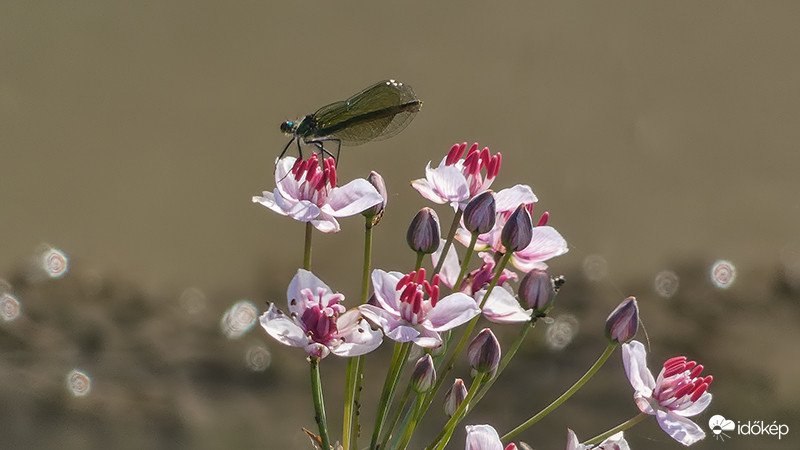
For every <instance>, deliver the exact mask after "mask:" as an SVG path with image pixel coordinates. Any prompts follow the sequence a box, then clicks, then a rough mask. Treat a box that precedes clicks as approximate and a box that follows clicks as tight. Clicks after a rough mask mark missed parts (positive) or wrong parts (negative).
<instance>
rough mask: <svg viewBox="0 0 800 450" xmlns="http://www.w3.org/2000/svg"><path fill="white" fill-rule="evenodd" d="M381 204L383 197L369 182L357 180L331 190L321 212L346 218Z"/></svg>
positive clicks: (361, 179)
mask: <svg viewBox="0 0 800 450" xmlns="http://www.w3.org/2000/svg"><path fill="white" fill-rule="evenodd" d="M382 202H383V197H381V194H379V193H378V191H377V190H376V189H375V186H373V185H372V184H370V182H369V181H367V180H365V179H363V178H358V179H355V180H353V181H351V182H349V183H347V184H345V185H344V186H341V187H337V188H333V189H332V190H331V192H330V193H329V194H328V201H327V203H326V204H325V205H323V206H322V211H323V212H325V213H327V214H330V215H332V216H334V217H348V216H352V215H355V214H360V213H361V211H364V210H365V209H367V208H371V207H373V206H375V205H377V204H378V203H382Z"/></svg>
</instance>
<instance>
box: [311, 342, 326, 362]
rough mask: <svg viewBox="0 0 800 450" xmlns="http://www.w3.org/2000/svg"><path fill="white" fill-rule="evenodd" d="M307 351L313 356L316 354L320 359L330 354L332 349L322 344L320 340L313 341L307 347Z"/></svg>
mask: <svg viewBox="0 0 800 450" xmlns="http://www.w3.org/2000/svg"><path fill="white" fill-rule="evenodd" d="M305 350H306V353H308V354H309V355H311V356H315V357H317V358H319V359H322V358H324V357H326V356H328V355H329V354H330V352H331V350H330V349H329V348H328V347H326V346H325V345H322V344H320V343H319V342H312V343H310V344H308V345H306V347H305Z"/></svg>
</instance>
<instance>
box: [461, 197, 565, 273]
mask: <svg viewBox="0 0 800 450" xmlns="http://www.w3.org/2000/svg"><path fill="white" fill-rule="evenodd" d="M536 201H537V198H536V196H535V195H534V194H533V191H532V190H531V188H530V186H525V185H521V184H518V185H516V186H514V187H511V188H508V189H503V190H501V191H500V192H497V193H495V202H496V207H497V220H496V221H495V224H494V227H493V228H492V230H491V231H489V232H488V233H484V234H481V235H479V236H478V241H477V242H476V244H475V249H476V250H479V251H480V250H492V251H494V252H498V253H505V252H506V249H505V247H504V246H503V244H502V243H501V239H500V236H501V232H502V230H503V226H505V224H506V221H508V218H509V217H510V216H511V214H512V213H513V212H514V210H516V209H517V207H518V206H519V205H521V204H522V205H526V207H527V208H528V211H533V205H534V203H535V202H536ZM548 218H549V215H548V214H547V213H545V214H544V215H542V217H541V219H540V220H539V222H538V224H537V225H536V226H535V227H533V238H532V239H531V243H530V244H528V246H527V247H525V248H524V249H522V250H519V251H517V252H514V254H513V255H512V256H511V263H512V264H513V265H514V267H516V268H517V269H519V270H522V271H524V272H529V271H531V270H533V269H543V268H546V267H547V265H546V264H544V261H547V260H548V259H550V258H554V257H556V256H560V255H563V254H564V253H567V251H568V250H569V248H568V247H567V241H566V240H564V238H563V237H562V236H561V234H559V233H558V231H556V230H555V228H553V227H549V226H546V224H547V220H548ZM470 238H471V233H470V232H469V231H467V230H466V229H463V228H461V229H459V230H458V232H457V233H456V239H458V241H459V242H461V243H462V244H464V245H469V242H470Z"/></svg>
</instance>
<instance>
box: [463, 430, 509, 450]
mask: <svg viewBox="0 0 800 450" xmlns="http://www.w3.org/2000/svg"><path fill="white" fill-rule="evenodd" d="M466 429H467V443H466V445H465V446H464V450H503V442H502V441H501V440H500V435H499V434H497V431H496V430H495V429H494V428H493V427H492V426H491V425H467V427H466Z"/></svg>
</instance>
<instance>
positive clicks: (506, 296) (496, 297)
mask: <svg viewBox="0 0 800 450" xmlns="http://www.w3.org/2000/svg"><path fill="white" fill-rule="evenodd" d="M485 295H486V289H481V290H480V291H479V292H478V293H477V294H476V296H475V300H476V301H477V302H478V304H480V303H481V302H482V301H483V297H484V296H485ZM483 315H484V316H485V317H486V318H487V319H489V320H490V321H492V322H496V323H518V322H527V321H529V320H531V310H530V309H528V310H526V309H524V308H523V307H522V306H520V304H519V301H517V299H516V298H515V297H514V296H513V295H511V293H510V292H508V291H507V290H505V289H504V288H502V287H500V286H497V287H495V288H494V289H492V295H490V296H489V299H488V300H486V304H485V305H483Z"/></svg>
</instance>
